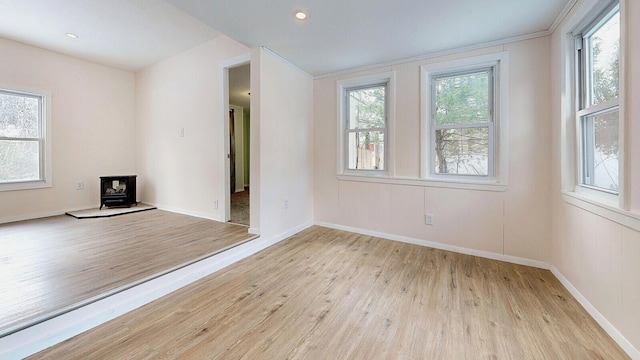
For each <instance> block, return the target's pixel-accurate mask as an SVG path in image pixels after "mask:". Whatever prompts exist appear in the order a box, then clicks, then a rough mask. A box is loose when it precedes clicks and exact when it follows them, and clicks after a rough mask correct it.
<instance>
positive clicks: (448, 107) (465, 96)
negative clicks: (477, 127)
mask: <svg viewBox="0 0 640 360" xmlns="http://www.w3.org/2000/svg"><path fill="white" fill-rule="evenodd" d="M489 77H490V71H489V70H485V71H480V72H474V73H467V74H461V75H454V76H447V77H441V78H436V79H435V90H434V91H435V118H436V124H437V125H455V124H476V123H486V122H488V121H489V111H490V109H489Z"/></svg>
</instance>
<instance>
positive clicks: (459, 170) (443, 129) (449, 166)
mask: <svg viewBox="0 0 640 360" xmlns="http://www.w3.org/2000/svg"><path fill="white" fill-rule="evenodd" d="M431 86H432V89H433V97H432V100H431V101H432V107H431V109H432V111H433V113H432V115H431V116H432V118H431V123H432V127H431V128H432V132H431V133H432V143H433V144H434V148H435V151H434V153H435V157H434V158H433V159H432V160H433V161H432V166H433V172H434V173H436V174H455V175H476V176H488V175H493V166H492V165H493V151H491V146H490V144H493V143H494V140H493V138H494V135H493V116H492V114H493V101H492V99H493V93H492V90H491V89H492V88H493V69H492V68H486V69H477V70H471V71H465V72H462V73H458V74H444V75H438V76H434V77H433V78H432V79H431Z"/></svg>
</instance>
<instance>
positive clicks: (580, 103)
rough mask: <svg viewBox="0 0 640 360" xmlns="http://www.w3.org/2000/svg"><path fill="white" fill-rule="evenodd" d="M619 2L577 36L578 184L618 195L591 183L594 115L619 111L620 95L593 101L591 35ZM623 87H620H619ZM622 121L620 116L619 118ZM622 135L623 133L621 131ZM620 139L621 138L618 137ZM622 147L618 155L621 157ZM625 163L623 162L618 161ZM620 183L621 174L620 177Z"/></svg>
mask: <svg viewBox="0 0 640 360" xmlns="http://www.w3.org/2000/svg"><path fill="white" fill-rule="evenodd" d="M619 11H620V8H619V3H618V2H617V1H614V2H612V3H611V4H610V5H609V6H608V7H607V8H605V9H604V11H602V13H601V14H600V15H599V16H597V17H596V18H595V19H594V20H593V21H591V22H590V23H588V25H587V26H585V27H584V28H583V29H584V30H583V31H581V32H580V33H579V34H577V35H575V36H574V39H575V44H576V45H575V50H576V51H575V54H576V61H575V64H576V86H577V91H576V107H577V111H576V125H577V135H578V139H577V140H578V181H577V183H578V185H579V186H581V187H585V188H588V189H593V190H596V191H599V192H604V193H608V194H612V195H615V196H617V195H618V194H619V191H614V190H611V189H606V188H602V187H598V186H594V185H591V184H592V183H594V181H595V178H594V176H595V165H594V164H595V162H594V157H595V152H596V148H595V125H594V121H593V117H595V116H598V115H604V114H608V113H612V112H616V111H619V110H620V109H619V103H620V102H619V96H618V97H615V98H613V99H609V100H606V101H603V102H600V103H597V104H595V105H594V104H593V95H594V92H595V89H594V87H595V84H594V81H593V78H592V75H593V56H592V55H593V54H592V53H591V51H592V36H593V35H594V34H595V33H596V32H597V31H598V30H600V28H601V27H602V26H604V25H605V24H606V23H607V22H608V21H609V20H610V19H611V18H613V17H614V16H615V15H616V13H619ZM618 91H620V89H619V90H618ZM619 121H620V119H619ZM618 136H620V134H618ZM618 139H619V138H618ZM619 153H620V149H618V156H619V157H620V154H619ZM619 166H622V164H619ZM618 184H620V178H619V177H618Z"/></svg>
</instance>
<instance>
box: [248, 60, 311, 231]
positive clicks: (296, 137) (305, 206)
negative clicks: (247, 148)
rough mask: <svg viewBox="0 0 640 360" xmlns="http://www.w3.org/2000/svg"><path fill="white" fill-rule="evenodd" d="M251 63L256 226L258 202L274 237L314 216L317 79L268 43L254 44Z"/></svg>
mask: <svg viewBox="0 0 640 360" xmlns="http://www.w3.org/2000/svg"><path fill="white" fill-rule="evenodd" d="M251 67H252V68H251V77H252V79H251V81H252V85H251V88H252V91H251V94H252V96H251V130H250V131H251V147H252V148H251V165H252V173H251V211H252V212H251V227H256V219H254V207H255V206H259V209H260V214H259V218H258V219H257V221H259V222H258V223H259V227H260V235H261V237H265V238H267V239H269V238H271V237H273V236H277V235H280V234H283V233H286V232H289V231H291V230H292V229H295V228H300V227H303V226H306V225H308V224H310V223H311V222H312V221H313V151H314V143H313V135H312V131H313V127H312V124H313V79H312V77H311V76H310V75H309V74H307V73H305V72H303V71H301V70H300V69H298V68H296V67H294V66H293V65H291V64H290V63H288V62H286V61H284V60H282V59H281V58H279V57H277V56H276V55H274V54H272V53H271V52H269V51H268V50H264V49H254V51H253V52H252V58H251ZM254 86H256V87H257V88H258V89H259V91H258V92H254V91H253V89H255V88H256V87H254ZM254 94H256V95H257V96H255V95H254ZM258 137H259V138H258ZM256 139H257V140H258V141H256ZM254 145H255V146H257V147H258V149H259V151H257V152H256V151H255V150H256V149H255V148H254ZM256 163H258V164H259V173H258V172H256V171H255V169H256V167H255V166H254V164H256ZM254 184H255V185H254ZM256 185H258V186H256ZM256 187H258V189H257V190H258V191H254V189H256ZM254 198H255V199H254ZM285 199H286V200H288V208H286V209H285V208H284V201H285ZM254 201H257V203H254Z"/></svg>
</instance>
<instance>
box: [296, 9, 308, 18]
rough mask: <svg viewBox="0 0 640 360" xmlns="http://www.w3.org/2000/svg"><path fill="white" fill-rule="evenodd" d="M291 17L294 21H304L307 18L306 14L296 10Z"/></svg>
mask: <svg viewBox="0 0 640 360" xmlns="http://www.w3.org/2000/svg"><path fill="white" fill-rule="evenodd" d="M293 16H295V17H296V19H298V20H304V19H306V18H307V13H305V12H304V11H302V10H298V11H296V12H295V13H293Z"/></svg>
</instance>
